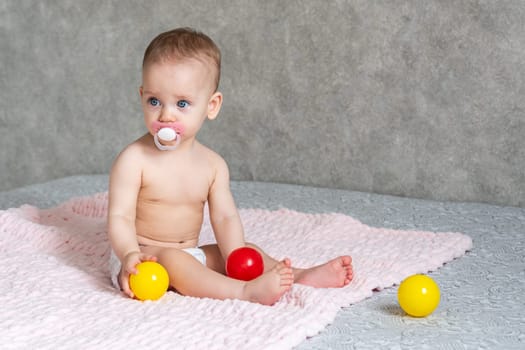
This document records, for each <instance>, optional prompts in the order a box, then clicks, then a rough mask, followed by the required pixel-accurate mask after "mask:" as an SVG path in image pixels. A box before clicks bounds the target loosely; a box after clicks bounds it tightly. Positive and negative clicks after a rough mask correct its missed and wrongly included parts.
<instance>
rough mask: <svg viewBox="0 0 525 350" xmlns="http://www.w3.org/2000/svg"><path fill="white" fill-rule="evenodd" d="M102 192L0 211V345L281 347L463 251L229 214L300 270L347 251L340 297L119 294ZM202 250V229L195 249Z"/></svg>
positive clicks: (292, 218) (416, 239)
mask: <svg viewBox="0 0 525 350" xmlns="http://www.w3.org/2000/svg"><path fill="white" fill-rule="evenodd" d="M106 209H107V195H106V194H98V195H95V196H92V197H85V198H75V199H72V200H70V201H68V202H66V203H64V204H62V205H60V206H58V207H55V208H52V209H45V210H43V209H38V208H35V207H32V206H27V205H26V206H22V207H21V208H17V209H9V210H6V211H0V252H1V254H0V266H1V269H0V279H1V282H0V305H2V311H1V313H0V314H1V316H0V344H3V345H2V346H7V347H9V346H11V347H12V348H17V349H35V348H38V349H43V348H53V349H55V348H56V346H59V347H61V348H66V349H76V348H79V349H80V348H81V349H87V348H96V349H121V348H122V349H128V348H150V349H156V348H170V349H171V348H176V349H180V348H191V349H248V348H249V349H288V348H291V347H293V346H295V345H297V344H299V343H300V342H301V341H303V340H304V339H305V338H306V337H308V336H312V335H315V334H317V333H318V332H319V331H321V330H322V329H323V328H324V327H325V326H326V325H327V324H329V323H330V322H332V321H333V319H334V318H335V316H336V313H337V312H338V310H339V309H340V308H341V307H345V306H349V305H351V304H353V303H357V302H359V301H361V300H363V299H365V298H367V297H370V296H371V295H372V293H373V291H374V290H378V289H382V288H386V287H390V286H392V285H394V284H397V283H399V282H400V281H401V280H402V279H404V278H405V277H407V276H409V275H411V274H414V273H424V272H427V271H430V270H435V269H437V268H438V267H440V266H442V265H443V264H444V263H445V262H447V261H450V260H452V259H454V258H457V257H460V256H462V255H463V254H464V253H465V251H467V250H469V249H470V248H471V247H472V241H471V239H470V238H469V237H468V236H465V235H463V234H460V233H432V232H416V231H399V230H391V229H384V228H374V227H369V226H366V225H364V224H362V223H360V222H359V221H357V220H355V219H353V218H351V217H348V216H345V215H342V214H304V213H299V212H294V211H290V210H287V209H281V210H277V211H267V210H260V209H245V210H240V214H241V217H242V220H243V223H244V226H245V230H246V236H247V240H249V241H253V242H254V243H257V244H258V245H260V246H261V247H263V248H264V249H265V250H267V252H268V253H270V254H271V255H273V256H275V257H276V258H282V257H285V256H288V257H290V258H291V260H292V262H293V263H294V265H297V266H309V265H312V264H316V263H321V262H324V261H325V260H328V259H330V258H332V257H334V256H337V255H341V254H350V255H351V256H352V257H353V261H354V272H355V277H354V280H353V281H352V282H351V283H350V285H348V286H346V287H345V288H342V289H314V288H310V287H305V286H301V285H295V286H294V287H293V289H292V290H291V291H290V292H289V293H287V294H286V295H285V296H283V298H282V299H281V300H280V301H279V302H278V303H277V304H276V305H274V306H272V307H268V306H262V305H258V304H253V303H248V302H243V301H239V300H227V301H218V300H212V299H198V298H191V297H183V296H180V295H178V294H175V293H173V292H169V293H167V294H166V295H165V296H164V297H163V298H162V299H160V300H159V301H157V302H139V301H136V300H131V299H128V298H125V297H123V296H122V295H121V294H120V293H119V292H118V291H116V290H115V289H114V288H113V287H112V286H111V282H110V277H109V274H108V266H107V263H108V257H109V254H108V253H109V244H108V241H107V237H106V228H105V226H106V219H105V215H106ZM211 241H213V234H212V231H211V226H210V224H209V220H208V219H206V220H205V223H204V225H203V228H202V242H201V243H208V242H211Z"/></svg>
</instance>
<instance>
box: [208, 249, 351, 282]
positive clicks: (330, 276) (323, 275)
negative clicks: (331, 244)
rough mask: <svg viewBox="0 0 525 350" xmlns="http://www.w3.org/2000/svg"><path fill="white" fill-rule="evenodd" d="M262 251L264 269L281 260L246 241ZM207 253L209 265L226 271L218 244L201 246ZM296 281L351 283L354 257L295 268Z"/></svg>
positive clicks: (266, 269)
mask: <svg viewBox="0 0 525 350" xmlns="http://www.w3.org/2000/svg"><path fill="white" fill-rule="evenodd" d="M246 245H247V246H250V247H252V248H254V249H256V250H257V251H258V252H259V253H261V255H262V257H263V261H264V271H265V272H266V271H268V270H270V269H272V268H273V267H274V266H275V265H276V264H278V263H279V262H278V261H277V260H275V259H274V258H272V257H271V256H269V255H268V254H266V253H265V252H264V251H263V250H262V249H261V248H259V247H258V246H256V245H254V244H251V243H246ZM201 248H202V249H203V250H204V251H205V253H206V259H207V262H208V266H209V267H210V268H212V269H214V270H215V271H218V272H220V273H223V274H224V273H225V271H224V266H225V262H224V259H222V257H221V254H220V252H219V249H218V247H217V245H208V246H203V247H201ZM292 269H293V274H294V282H295V283H299V284H304V285H307V286H312V287H316V288H339V287H344V286H346V285H347V284H349V283H350V281H351V280H352V278H353V270H352V258H351V257H349V256H347V255H343V256H339V257H337V258H335V259H332V260H330V261H328V262H326V263H324V264H321V265H317V266H313V267H310V268H307V269H300V268H294V267H292Z"/></svg>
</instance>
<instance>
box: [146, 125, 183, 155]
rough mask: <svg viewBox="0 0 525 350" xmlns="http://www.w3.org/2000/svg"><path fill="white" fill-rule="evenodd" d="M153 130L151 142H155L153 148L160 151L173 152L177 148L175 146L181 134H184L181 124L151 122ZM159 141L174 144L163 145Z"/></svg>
mask: <svg viewBox="0 0 525 350" xmlns="http://www.w3.org/2000/svg"><path fill="white" fill-rule="evenodd" d="M152 126H153V130H155V134H154V135H153V141H154V142H155V146H157V148H158V149H159V150H161V151H173V150H174V149H176V148H177V146H178V145H179V143H180V140H181V134H182V133H183V132H184V126H182V124H180V123H177V122H174V123H162V122H158V121H156V122H153V125H152ZM161 141H164V142H172V141H175V144H173V145H169V146H166V145H163V144H162V143H160V142H161Z"/></svg>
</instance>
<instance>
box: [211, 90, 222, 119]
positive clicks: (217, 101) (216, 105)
mask: <svg viewBox="0 0 525 350" xmlns="http://www.w3.org/2000/svg"><path fill="white" fill-rule="evenodd" d="M221 106H222V94H221V93H220V92H218V91H217V92H216V93H214V94H213V95H212V96H211V97H210V100H209V101H208V119H210V120H213V119H215V118H217V115H218V114H219V111H220V110H221Z"/></svg>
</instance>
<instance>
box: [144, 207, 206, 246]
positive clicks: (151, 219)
mask: <svg viewBox="0 0 525 350" xmlns="http://www.w3.org/2000/svg"><path fill="white" fill-rule="evenodd" d="M202 219H203V206H198V205H197V206H188V205H184V206H181V205H166V204H161V203H158V202H151V203H137V215H136V222H135V226H136V230H137V240H138V242H139V244H143V245H153V246H162V247H175V248H191V247H196V246H197V244H198V241H199V234H200V230H201V226H202Z"/></svg>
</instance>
